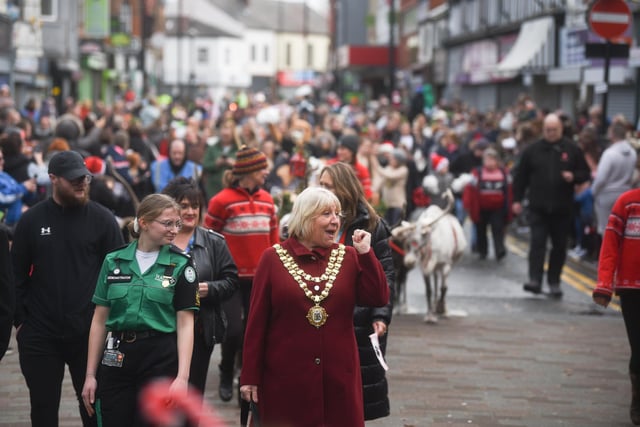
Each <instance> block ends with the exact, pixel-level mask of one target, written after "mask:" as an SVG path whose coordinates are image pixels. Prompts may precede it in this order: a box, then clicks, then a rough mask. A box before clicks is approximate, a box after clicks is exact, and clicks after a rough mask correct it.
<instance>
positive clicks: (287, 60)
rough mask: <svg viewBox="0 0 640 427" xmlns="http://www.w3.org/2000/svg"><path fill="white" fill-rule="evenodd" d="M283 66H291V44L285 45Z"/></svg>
mask: <svg viewBox="0 0 640 427" xmlns="http://www.w3.org/2000/svg"><path fill="white" fill-rule="evenodd" d="M284 62H285V64H287V66H288V67H289V66H291V43H287V45H286V47H285V60H284Z"/></svg>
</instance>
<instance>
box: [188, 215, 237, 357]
mask: <svg viewBox="0 0 640 427" xmlns="http://www.w3.org/2000/svg"><path fill="white" fill-rule="evenodd" d="M193 236H194V237H193V247H192V248H191V251H190V252H189V254H190V255H191V259H192V260H193V264H194V265H195V267H196V271H197V272H198V279H199V280H200V281H201V282H207V285H208V288H209V289H208V294H207V296H206V297H205V298H201V299H200V311H199V312H198V314H197V315H196V323H197V326H200V325H201V326H202V333H203V338H204V342H205V344H206V345H207V346H208V347H210V348H211V347H213V345H214V344H216V343H221V342H222V341H223V340H224V337H225V333H226V329H227V319H226V316H225V314H224V311H223V310H222V309H221V308H220V303H221V302H222V301H225V300H227V299H229V298H231V296H232V295H233V293H234V292H235V291H236V289H237V287H238V268H237V267H236V264H235V262H234V261H233V258H232V257H231V252H229V248H228V247H227V243H226V242H225V240H224V237H223V236H222V235H221V234H218V233H216V232H215V231H212V230H207V229H205V228H202V227H197V228H196V230H195V232H194V234H193Z"/></svg>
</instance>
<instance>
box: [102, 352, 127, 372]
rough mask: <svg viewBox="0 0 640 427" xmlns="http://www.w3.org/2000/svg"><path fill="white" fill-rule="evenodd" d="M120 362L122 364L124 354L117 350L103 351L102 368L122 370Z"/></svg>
mask: <svg viewBox="0 0 640 427" xmlns="http://www.w3.org/2000/svg"><path fill="white" fill-rule="evenodd" d="M122 362H124V353H122V352H121V351H118V350H105V351H104V355H103V356H102V364H103V365H104V366H113V367H115V368H122Z"/></svg>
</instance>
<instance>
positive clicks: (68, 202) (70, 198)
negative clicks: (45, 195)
mask: <svg viewBox="0 0 640 427" xmlns="http://www.w3.org/2000/svg"><path fill="white" fill-rule="evenodd" d="M58 198H59V199H60V202H61V204H62V206H65V207H69V208H73V207H80V206H84V205H86V204H87V203H88V202H89V186H88V185H87V186H86V187H85V188H84V191H83V194H82V196H77V195H76V193H75V191H73V189H71V190H69V191H65V190H63V191H60V192H59V193H58Z"/></svg>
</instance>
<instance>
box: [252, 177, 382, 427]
mask: <svg viewBox="0 0 640 427" xmlns="http://www.w3.org/2000/svg"><path fill="white" fill-rule="evenodd" d="M340 216H341V205H340V201H339V200H338V198H337V197H336V196H335V195H334V194H333V193H332V192H331V191H329V190H326V189H324V188H317V187H309V188H307V189H306V190H304V191H303V192H302V193H300V194H299V195H298V197H296V200H295V202H294V204H293V209H292V211H291V217H290V220H289V230H288V231H289V238H288V239H287V240H285V241H284V242H283V243H282V245H276V246H275V247H273V248H269V249H268V250H266V251H265V252H264V254H263V255H262V258H261V260H260V264H259V265H258V270H257V272H256V276H255V282H254V289H253V293H252V294H251V310H250V311H249V317H248V320H247V333H246V339H245V343H244V353H243V358H242V360H243V362H242V374H241V376H240V379H241V387H240V392H241V394H242V398H243V399H245V400H246V401H252V402H255V403H257V404H258V412H259V414H260V421H261V424H262V425H264V426H296V427H300V426H307V427H312V426H313V427H320V426H327V427H329V426H331V427H364V425H365V421H364V418H365V417H364V410H363V398H362V393H363V391H362V380H361V376H360V360H359V356H358V347H357V342H356V335H355V332H354V326H353V311H354V308H355V306H356V304H357V305H360V306H366V307H382V306H384V305H386V304H387V303H388V302H389V286H388V284H387V279H386V277H385V273H384V270H383V268H382V265H381V264H380V262H379V261H378V259H377V258H376V255H375V253H374V251H373V250H371V249H372V248H371V234H370V233H369V232H368V231H365V230H362V229H355V230H353V232H352V233H353V234H352V235H351V236H349V238H350V239H351V240H352V241H353V246H345V245H343V244H341V243H335V241H336V240H337V239H338V232H339V231H340Z"/></svg>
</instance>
